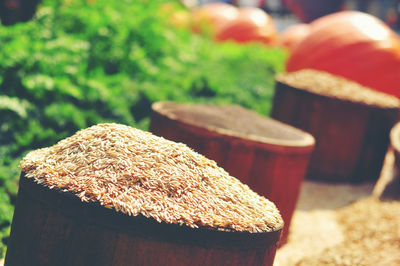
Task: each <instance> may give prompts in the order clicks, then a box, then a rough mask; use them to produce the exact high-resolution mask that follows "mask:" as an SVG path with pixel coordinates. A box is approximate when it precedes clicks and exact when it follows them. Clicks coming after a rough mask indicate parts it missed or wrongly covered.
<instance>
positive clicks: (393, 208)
mask: <svg viewBox="0 0 400 266" xmlns="http://www.w3.org/2000/svg"><path fill="white" fill-rule="evenodd" d="M337 217H338V218H337V219H338V223H339V225H340V226H341V227H342V230H343V234H344V237H345V239H344V241H343V242H342V243H341V244H340V245H337V246H335V247H332V248H329V249H327V250H325V251H324V252H322V253H320V254H318V256H314V257H310V258H305V259H303V260H302V261H301V262H300V263H298V264H297V265H304V266H305V265H307V266H313V265H315V266H317V265H318V266H319V265H349V266H352V265H365V266H375V265H379V266H392V265H400V202H399V201H393V202H381V201H379V200H378V199H374V198H368V199H364V200H360V201H358V202H356V203H355V204H353V205H350V206H348V207H346V208H344V209H342V210H340V211H339V212H338V214H337Z"/></svg>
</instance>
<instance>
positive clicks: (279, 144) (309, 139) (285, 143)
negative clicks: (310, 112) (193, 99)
mask: <svg viewBox="0 0 400 266" xmlns="http://www.w3.org/2000/svg"><path fill="white" fill-rule="evenodd" d="M169 104H174V105H189V104H180V103H176V102H171V101H160V102H156V103H153V104H152V110H153V112H155V113H157V114H158V115H162V116H164V117H166V118H168V119H170V120H173V121H175V122H176V123H181V124H186V125H189V126H191V127H193V128H195V129H196V130H198V132H202V133H205V134H212V135H220V136H223V137H227V138H231V139H232V141H236V142H237V141H240V140H246V141H248V142H251V143H252V144H255V145H257V146H260V144H261V145H263V147H264V148H266V149H269V150H276V151H278V152H284V153H292V152H293V153H299V152H304V153H311V152H312V150H313V149H314V146H315V139H314V137H313V136H312V135H311V134H309V133H307V132H305V131H303V130H301V129H298V128H296V127H293V126H290V125H288V124H285V123H282V122H280V121H278V120H275V119H272V118H268V117H263V118H264V119H267V120H269V121H270V122H273V123H274V124H277V125H279V126H280V127H282V128H286V129H288V130H291V131H294V132H296V133H298V134H299V135H302V139H299V140H287V139H277V138H270V137H266V136H260V135H255V134H249V135H247V134H243V133H239V132H235V131H232V130H228V129H224V128H220V127H216V126H212V125H210V126H203V125H201V126H200V125H198V124H196V123H193V121H189V120H186V119H180V118H178V117H177V116H176V115H175V114H173V113H171V112H166V111H165V110H163V108H162V107H163V106H165V105H169ZM228 106H230V107H233V106H234V107H240V106H238V105H228ZM241 108H243V107H241ZM243 109H244V110H246V109H245V108H243ZM248 111H249V112H251V111H250V110H248ZM254 115H258V114H256V113H254Z"/></svg>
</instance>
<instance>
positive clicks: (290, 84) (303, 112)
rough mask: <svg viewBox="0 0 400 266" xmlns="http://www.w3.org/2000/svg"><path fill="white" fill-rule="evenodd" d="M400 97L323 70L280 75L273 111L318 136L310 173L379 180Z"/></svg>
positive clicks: (342, 179)
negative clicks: (374, 89)
mask: <svg viewBox="0 0 400 266" xmlns="http://www.w3.org/2000/svg"><path fill="white" fill-rule="evenodd" d="M399 106H400V104H399V100H398V99H397V98H395V97H394V96H389V95H386V94H384V93H381V92H377V91H373V90H371V89H368V88H365V87H362V86H361V85H359V84H357V83H354V82H351V81H348V80H345V79H343V78H339V77H336V76H333V75H330V74H328V73H325V72H321V71H314V70H302V71H298V72H292V73H286V74H281V75H279V76H278V77H277V82H276V88H275V96H274V102H273V108H272V113H271V116H272V117H273V118H275V119H277V120H279V121H282V122H284V123H288V124H290V125H293V126H295V127H297V128H300V129H302V130H304V131H307V132H309V133H310V134H312V135H313V136H314V137H315V139H316V146H315V150H314V152H313V154H312V157H311V161H310V166H309V169H308V173H307V177H309V178H311V179H320V180H324V181H334V182H353V183H357V182H363V181H368V180H374V181H376V180H377V179H378V177H379V174H380V171H381V168H382V163H383V159H384V157H385V154H386V151H387V147H388V144H389V132H390V129H391V128H392V126H393V125H394V123H395V122H396V121H397V120H398V113H399Z"/></svg>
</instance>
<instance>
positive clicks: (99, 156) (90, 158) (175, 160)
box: [21, 124, 283, 233]
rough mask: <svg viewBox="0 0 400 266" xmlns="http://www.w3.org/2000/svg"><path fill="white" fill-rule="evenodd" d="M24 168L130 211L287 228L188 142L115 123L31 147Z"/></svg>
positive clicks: (192, 221)
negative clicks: (183, 142) (50, 143)
mask: <svg viewBox="0 0 400 266" xmlns="http://www.w3.org/2000/svg"><path fill="white" fill-rule="evenodd" d="M21 168H22V171H23V172H25V173H26V176H27V177H29V178H34V179H35V180H36V182H37V183H39V184H43V185H45V186H48V187H49V188H51V189H60V190H62V191H69V192H73V193H75V194H76V195H77V196H78V197H79V198H81V199H82V201H94V202H99V203H100V204H101V205H104V206H105V207H107V208H114V209H115V210H117V211H121V212H123V213H126V214H128V215H131V216H136V215H139V214H141V215H144V216H146V217H152V218H154V219H156V220H157V221H159V222H161V221H164V222H166V223H177V224H181V225H187V226H190V227H194V228H196V227H199V226H206V227H212V228H217V229H219V230H235V231H248V232H253V233H254V232H266V231H272V230H276V229H280V228H281V227H282V225H283V224H282V223H283V222H282V218H281V216H280V214H279V211H278V210H277V209H276V207H275V205H274V204H273V203H272V202H270V201H268V200H267V199H265V198H264V197H261V196H259V195H257V194H256V193H255V192H253V191H252V190H250V188H249V187H248V186H246V185H244V184H242V183H241V182H240V181H239V180H237V179H236V178H234V177H231V176H230V175H229V174H228V173H227V172H225V171H224V170H223V169H222V168H219V167H218V166H217V165H216V163H215V162H214V161H211V160H208V159H207V158H205V157H204V156H202V155H200V154H198V153H196V152H194V151H193V150H191V149H190V148H188V147H187V146H186V145H184V144H180V143H175V142H172V141H168V140H166V139H163V138H160V137H157V136H154V135H152V134H150V133H148V132H144V131H141V130H138V129H134V128H131V127H128V126H124V125H118V124H99V125H96V126H93V127H90V128H88V129H85V130H81V131H79V132H77V133H76V134H75V135H73V136H72V137H69V138H67V139H64V140H62V141H60V142H59V143H57V144H56V145H54V146H52V147H49V148H44V149H40V150H36V151H32V152H30V153H29V154H28V155H27V156H26V157H25V158H24V159H23V160H22V162H21Z"/></svg>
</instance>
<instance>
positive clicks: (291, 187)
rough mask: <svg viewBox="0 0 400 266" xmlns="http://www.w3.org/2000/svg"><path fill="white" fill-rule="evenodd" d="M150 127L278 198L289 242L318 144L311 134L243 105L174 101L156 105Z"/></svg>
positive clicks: (267, 195) (253, 186)
mask: <svg viewBox="0 0 400 266" xmlns="http://www.w3.org/2000/svg"><path fill="white" fill-rule="evenodd" d="M150 131H151V132H153V133H154V134H156V135H159V136H162V137H164V138H167V139H170V140H174V141H178V142H183V143H185V144H187V145H188V146H189V147H191V148H193V149H194V150H195V151H197V152H199V153H201V154H203V155H205V156H206V157H207V158H210V159H213V160H215V161H216V162H217V164H218V165H219V166H221V167H223V168H224V169H225V170H226V171H228V172H229V173H230V174H231V175H232V176H235V177H237V178H238V179H240V180H241V181H242V182H243V183H245V184H247V185H249V186H250V188H252V189H253V190H254V191H256V192H257V193H259V194H260V195H263V196H265V197H266V198H268V199H269V200H271V201H273V202H274V203H275V204H276V205H277V207H278V209H279V210H280V212H281V214H282V218H283V220H284V222H285V227H284V230H283V235H282V240H281V244H283V243H284V242H285V241H286V238H287V235H288V232H289V225H290V220H291V217H292V215H293V211H294V209H295V207H296V202H297V199H298V195H299V192H300V188H301V182H302V180H303V177H304V175H305V172H306V169H307V165H308V160H309V158H310V155H311V152H312V150H313V147H314V139H313V137H312V136H311V135H309V134H307V133H305V132H303V131H300V130H298V129H296V128H293V127H290V126H288V125H284V124H282V123H280V122H277V121H274V120H273V119H269V118H266V117H261V116H259V115H257V114H255V113H254V112H251V111H249V110H246V109H245V108H242V107H239V106H215V105H185V104H177V103H172V102H159V103H156V104H154V105H153V113H152V119H151V123H150ZM188 135H190V136H191V137H190V138H189V137H183V136H188Z"/></svg>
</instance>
